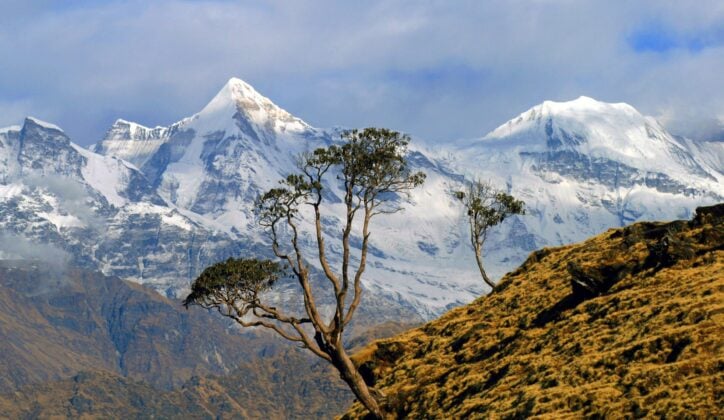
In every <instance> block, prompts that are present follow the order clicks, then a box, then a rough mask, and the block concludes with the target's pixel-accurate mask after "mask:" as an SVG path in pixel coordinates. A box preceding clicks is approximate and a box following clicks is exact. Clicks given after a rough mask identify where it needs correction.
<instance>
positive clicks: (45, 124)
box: [23, 116, 63, 133]
mask: <svg viewBox="0 0 724 420" xmlns="http://www.w3.org/2000/svg"><path fill="white" fill-rule="evenodd" d="M28 123H30V124H32V125H37V126H40V127H42V128H47V129H49V130H57V131H60V132H61V133H62V132H63V129H62V128H60V127H58V126H57V125H55V124H51V123H49V122H45V121H43V120H40V119H38V118H35V117H31V116H28V117H25V122H24V123H23V126H26V125H28Z"/></svg>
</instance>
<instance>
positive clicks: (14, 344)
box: [0, 261, 264, 392]
mask: <svg viewBox="0 0 724 420" xmlns="http://www.w3.org/2000/svg"><path fill="white" fill-rule="evenodd" d="M0 338H1V339H0V392H9V391H13V390H15V389H16V388H18V387H20V386H23V385H28V384H37V383H42V382H47V381H53V380H58V379H64V378H67V377H69V376H71V375H75V374H76V373H78V372H80V371H82V370H98V369H101V370H106V371H109V372H116V373H118V374H120V375H124V376H128V377H131V378H135V379H137V380H144V381H146V382H147V383H149V384H151V385H153V386H156V387H159V388H171V387H173V386H178V385H180V384H182V383H184V382H185V381H187V380H188V379H189V378H190V377H191V376H192V375H209V374H217V375H220V374H224V373H228V372H231V371H232V370H234V369H236V368H237V367H238V365H239V364H240V363H241V362H244V361H246V360H247V359H249V358H253V357H254V356H253V355H248V354H245V353H244V352H239V351H238V349H239V348H256V349H257V350H261V349H263V348H264V347H263V344H261V343H260V340H259V339H254V337H253V336H251V335H249V336H242V335H241V334H239V333H237V332H235V331H233V330H228V328H227V326H226V323H224V322H220V321H219V320H218V319H209V318H208V317H207V316H206V314H205V311H202V310H192V311H187V310H185V309H184V308H183V307H182V306H181V304H180V303H178V302H172V301H169V300H168V299H166V298H164V297H162V296H160V295H158V294H157V293H155V292H154V291H153V290H151V289H149V288H146V287H143V286H140V285H137V284H134V283H130V282H125V281H123V280H120V279H118V278H114V277H105V276H103V275H100V274H97V273H93V272H89V271H85V270H78V269H71V268H66V267H62V266H60V265H48V264H47V263H43V262H39V261H2V262H0ZM261 341H263V340H261Z"/></svg>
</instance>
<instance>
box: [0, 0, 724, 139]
mask: <svg viewBox="0 0 724 420" xmlns="http://www.w3.org/2000/svg"><path fill="white" fill-rule="evenodd" d="M2 3H3V7H2V14H0V55H1V56H2V60H0V126H5V125H11V124H17V123H19V122H21V121H22V118H23V117H24V116H25V115H34V116H37V117H39V118H42V119H45V120H48V121H51V122H54V123H56V124H58V125H60V126H61V127H63V128H65V130H66V131H67V132H68V133H69V134H70V135H71V137H72V138H73V139H74V140H75V141H77V142H78V143H81V144H86V145H87V144H90V143H93V142H95V141H97V140H99V138H100V137H101V136H102V135H103V133H104V131H105V130H106V129H107V128H108V126H109V125H110V124H111V123H112V122H113V121H114V120H115V119H116V118H125V119H130V120H135V121H138V122H140V123H142V124H146V125H151V126H153V125H165V124H169V123H172V122H175V121H177V120H179V119H181V118H183V117H185V116H188V115H191V114H193V113H194V112H197V111H198V110H200V109H201V108H202V107H203V105H204V104H205V103H206V102H207V101H208V100H210V98H211V97H212V96H213V95H214V94H215V93H216V91H217V90H218V89H219V88H220V87H221V86H222V85H223V84H224V83H225V81H226V80H228V79H229V78H230V77H232V76H236V77H240V78H242V79H244V80H246V81H247V82H249V83H251V84H252V85H254V86H255V87H256V88H257V89H258V90H259V91H260V92H261V93H263V94H264V95H266V96H268V97H270V98H271V99H272V100H273V101H274V102H276V103H277V104H279V105H280V106H282V107H283V108H285V109H287V110H289V111H290V112H292V113H293V114H295V115H297V116H299V117H301V118H303V119H304V120H306V121H307V122H309V123H310V124H312V125H315V126H318V127H327V126H333V125H343V126H348V127H361V126H367V125H376V126H387V127H391V128H394V129H397V130H402V131H406V132H408V133H411V134H413V135H415V136H418V137H420V138H424V139H426V140H428V141H431V142H435V141H444V140H449V139H456V138H465V137H478V136H482V135H484V134H485V133H486V132H488V131H489V130H491V129H493V128H495V127H496V126H497V125H499V124H501V123H503V122H505V121H506V120H507V119H509V118H511V117H513V116H515V115H517V114H518V113H520V112H522V111H524V110H526V109H527V108H529V107H531V106H533V105H535V104H537V103H540V102H542V101H543V100H546V99H552V100H568V99H573V98H576V97H578V96H580V95H587V96H592V97H594V98H597V99H600V100H604V101H610V102H628V103H630V104H632V105H634V106H635V107H637V108H638V109H639V110H641V111H642V112H644V113H646V114H649V115H654V116H656V117H657V118H659V119H660V120H661V121H662V122H664V123H665V124H667V125H668V126H669V127H670V128H671V129H672V130H674V131H676V132H680V133H684V134H687V135H691V136H696V137H707V136H712V135H714V134H713V133H715V132H718V131H723V130H722V127H721V126H720V124H721V121H724V76H722V74H724V71H723V70H722V69H724V29H723V28H724V2H722V1H721V0H697V1H692V2H681V1H665V0H651V1H637V2H630V1H622V0H621V1H617V0H613V1H600V2H597V1H584V0H500V1H495V0H490V1H479V0H470V1H455V0H444V1H442V0H440V1H433V0H429V1H412V0H410V1H396V0H388V1H382V0H379V1H376V0H370V1H364V2H336V1H275V0H271V1H223V0H217V1H214V0H203V1H202V0H198V1H193V0H155V1H140V0H130V1H115V0H71V1H62V2H59V1H54V0H44V1H43V0H38V1H32V0H18V1H16V0H3V1H2Z"/></svg>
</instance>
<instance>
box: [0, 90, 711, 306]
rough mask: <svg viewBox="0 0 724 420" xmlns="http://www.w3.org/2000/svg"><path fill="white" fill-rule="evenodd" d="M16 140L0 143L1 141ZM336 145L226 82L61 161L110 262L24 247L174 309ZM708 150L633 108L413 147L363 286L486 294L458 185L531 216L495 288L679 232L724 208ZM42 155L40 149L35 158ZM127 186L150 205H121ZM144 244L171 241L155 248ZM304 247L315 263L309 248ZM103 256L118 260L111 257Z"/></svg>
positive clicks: (9, 217) (504, 241)
mask: <svg viewBox="0 0 724 420" xmlns="http://www.w3.org/2000/svg"><path fill="white" fill-rule="evenodd" d="M27 124H28V122H27V121H26V125H27ZM46 131H48V132H52V130H51V129H46ZM15 132H16V130H14V129H6V130H5V131H2V130H0V140H2V139H3V138H9V137H13V136H15V134H9V133H15ZM2 133H5V134H2ZM3 136H4V137H3ZM38 136H41V135H40V134H38ZM338 137H339V130H338V129H332V130H324V129H318V128H314V127H312V126H311V125H309V124H307V123H306V122H304V121H302V120H301V119H299V118H296V117H294V116H292V115H291V114H289V113H288V112H286V111H284V110H283V109H281V108H279V107H278V106H276V105H274V103H273V102H272V101H271V100H269V99H268V98H265V97H264V96H262V95H261V94H260V93H258V92H257V91H256V90H254V89H253V88H252V87H251V86H249V85H248V84H246V83H245V82H243V81H241V80H239V79H235V78H233V79H231V80H229V82H228V83H227V84H226V85H225V86H224V87H223V88H222V89H221V90H220V91H219V93H218V94H217V95H216V96H215V97H214V98H213V99H212V100H211V101H210V102H209V103H208V104H207V105H206V106H205V107H203V108H202V110H201V111H200V112H198V113H196V114H194V115H193V116H191V117H188V118H184V119H182V120H180V121H179V122H177V123H175V124H172V125H170V126H168V127H155V128H148V127H144V126H141V125H139V124H135V123H132V122H128V121H124V120H118V121H116V122H115V123H114V124H113V126H112V127H111V128H110V129H109V131H108V132H107V134H106V136H105V138H104V139H103V140H101V141H100V142H99V143H98V144H97V145H96V146H95V147H94V148H93V150H95V151H96V152H97V153H98V154H96V153H92V152H90V151H87V150H85V149H82V148H79V147H78V146H75V145H73V146H71V148H72V149H73V150H75V151H76V152H77V154H78V155H79V156H80V157H81V158H82V159H84V162H86V163H85V164H82V165H81V164H74V165H69V166H72V167H77V168H78V169H77V172H78V174H77V175H78V176H79V177H80V178H79V179H82V183H84V185H86V189H88V190H90V191H95V192H97V193H98V195H100V196H102V197H103V199H102V200H100V199H99V201H101V202H104V203H105V204H104V205H100V204H99V205H98V207H99V208H103V209H106V208H107V209H108V210H103V211H104V212H106V213H108V215H110V216H112V217H111V219H110V220H111V223H112V225H111V226H112V228H111V229H110V230H111V231H112V232H114V233H115V234H116V236H114V237H115V238H116V239H117V241H116V242H112V243H111V242H109V244H108V245H107V246H105V247H104V246H101V247H100V249H101V250H103V251H105V252H107V254H108V255H105V254H103V253H102V252H101V253H98V252H97V249H96V250H95V251H94V250H87V249H85V248H84V247H87V246H86V244H84V243H83V239H82V238H83V236H82V235H81V236H78V235H79V234H78V233H77V231H78V228H77V227H72V226H66V227H63V228H60V227H59V228H58V229H59V230H58V231H59V232H60V234H61V236H62V237H63V238H64V239H62V240H57V238H55V239H53V238H52V237H51V238H50V239H49V235H45V236H43V235H35V237H36V238H38V239H39V240H42V241H51V242H52V243H57V244H61V246H62V247H63V248H64V249H71V252H73V253H74V254H79V255H82V256H83V258H85V261H87V262H88V264H89V265H93V264H95V265H96V266H98V267H100V268H101V269H102V270H103V271H104V272H105V273H106V274H118V275H120V276H121V277H125V278H129V279H132V280H135V281H139V282H143V283H149V284H151V285H153V286H154V287H156V288H157V289H158V290H160V291H162V292H165V293H167V294H180V293H183V292H184V291H185V290H186V287H187V286H188V282H189V281H190V280H192V279H193V278H194V276H195V275H196V274H198V272H199V270H201V269H202V268H203V267H204V265H205V264H206V265H208V264H209V263H210V262H215V261H218V260H220V259H222V258H226V257H228V256H230V255H235V256H239V255H248V254H250V253H251V254H254V253H258V252H263V250H264V249H265V248H266V246H265V245H263V242H264V241H265V240H266V237H265V235H264V233H263V231H262V230H261V229H260V228H259V226H258V225H257V224H256V223H255V219H254V215H253V202H254V199H255V198H256V197H257V196H258V194H260V193H261V192H263V191H264V190H266V189H268V188H271V187H274V186H276V185H278V180H279V179H281V178H283V177H284V176H286V175H287V174H288V173H290V172H292V171H294V170H295V156H296V155H297V154H298V153H300V152H305V151H310V150H313V149H314V148H316V147H320V146H325V145H329V144H331V143H332V142H335V141H337V139H338ZM16 143H22V142H20V141H16ZM2 150H3V149H0V153H1V152H2ZM711 150H712V146H711V145H704V144H701V143H697V142H692V141H689V140H685V139H678V138H675V137H674V136H671V135H670V134H669V133H667V132H666V130H664V129H663V128H662V127H661V126H660V124H658V123H657V122H656V121H655V120H654V119H652V118H650V117H645V116H643V115H641V114H640V113H638V111H636V110H635V109H634V108H633V107H631V106H630V105H627V104H607V103H603V102H598V101H595V100H594V99H591V98H587V97H581V98H578V99H576V100H573V101H569V102H551V101H546V102H544V103H543V104H540V105H538V106H535V107H533V108H531V109H530V110H528V111H526V112H524V113H522V114H520V115H519V116H518V117H516V118H514V119H512V120H510V121H509V122H507V123H505V124H503V125H501V126H500V127H498V128H497V129H495V130H493V131H492V132H491V133H489V134H488V135H486V136H484V137H482V138H479V139H473V140H468V141H461V142H455V143H450V144H446V145H436V146H435V148H429V149H426V148H424V147H422V146H419V145H416V144H415V143H414V141H413V144H412V145H411V147H410V162H411V164H412V166H413V169H414V170H423V171H425V172H426V174H427V176H428V178H427V181H426V183H425V185H424V186H423V187H421V188H419V189H417V190H415V191H413V192H412V194H411V196H410V201H409V203H407V204H405V211H404V212H402V213H400V214H395V215H391V216H389V217H385V218H380V219H379V220H376V221H375V224H374V226H373V236H372V238H371V244H372V252H371V255H370V257H369V261H368V271H366V276H365V279H364V282H365V287H366V288H367V289H368V291H369V292H370V293H372V294H373V295H375V296H376V297H384V298H383V299H381V300H385V301H386V302H388V303H389V304H390V305H391V306H395V305H397V307H399V308H407V309H412V310H414V311H415V312H417V313H418V314H420V315H422V316H423V317H431V316H434V315H436V314H439V313H440V312H441V311H443V310H445V309H446V308H449V307H450V306H455V305H459V304H462V303H465V302H469V301H470V300H472V299H473V298H474V297H476V296H478V295H479V294H481V293H483V292H484V288H483V285H482V281H481V280H480V278H479V277H478V276H479V274H477V269H476V267H475V263H474V258H473V255H472V250H471V249H469V245H468V239H467V236H466V235H467V230H466V227H465V220H464V218H463V212H462V209H461V208H460V206H459V204H458V203H457V202H455V200H453V199H452V197H451V194H450V193H451V191H453V190H455V189H458V188H460V186H461V181H462V180H463V179H465V178H467V179H471V178H478V179H483V180H490V181H492V182H493V183H495V184H496V185H498V186H501V187H504V188H506V189H507V190H508V191H509V192H511V193H513V194H514V195H516V196H517V197H518V198H521V199H523V200H524V201H525V202H526V204H527V207H528V215H527V216H524V217H514V218H512V219H511V220H510V221H508V222H506V223H505V224H504V225H503V226H500V227H499V228H497V229H496V231H495V232H494V235H493V236H492V238H491V239H490V241H489V244H488V246H487V248H486V255H485V259H486V261H487V264H488V267H489V271H490V272H491V274H493V275H494V276H496V277H497V276H500V275H502V274H503V273H504V272H505V271H507V270H509V269H511V268H513V267H515V266H517V265H518V264H519V263H520V262H521V261H522V260H523V259H524V258H525V257H526V256H527V255H528V253H529V252H530V251H532V250H535V249H537V248H540V247H542V246H553V245H561V244H566V243H570V242H574V241H578V240H581V239H583V238H585V237H587V236H590V235H593V234H596V233H600V232H601V231H603V230H605V229H607V228H609V227H615V226H621V225H622V224H627V223H630V222H632V221H635V220H643V219H660V220H665V219H674V218H686V217H688V216H689V215H690V213H691V212H692V211H693V209H694V208H695V207H696V206H698V205H701V204H708V203H713V202H716V201H721V200H722V197H724V188H723V187H722V176H723V175H722V173H723V172H724V170H723V169H722V167H721V158H719V160H717V159H716V158H712V157H711V156H710V155H711V153H710V151H711ZM46 152H47V151H42V150H36V152H35V153H36V155H37V156H36V159H42V156H43V154H44V153H46ZM100 155H104V156H100ZM3 156H4V155H3ZM112 157H117V158H120V159H123V160H126V161H128V162H130V163H123V161H122V160H120V159H113V158H112ZM12 160H13V159H12V158H10V159H9V160H7V159H6V161H7V162H6V163H5V164H4V166H3V163H2V162H1V161H0V171H2V170H3V169H4V168H6V167H7V168H9V167H10V166H12V165H13V163H12V162H11V161H12ZM8 162H9V163H8ZM57 169H58V170H59V168H57ZM102 173H105V174H104V175H102ZM2 174H3V172H0V175H2ZM112 174H114V175H112ZM139 176H140V178H139ZM134 177H135V178H134ZM131 178H134V179H136V181H134V182H135V183H136V184H134V185H135V186H134V187H133V188H131V187H129V186H130V185H131V182H130V181H129V180H130V179H131ZM0 179H1V178H0ZM13 179H14V181H13V182H17V180H18V179H20V178H18V177H14V178H13ZM2 184H3V185H2V186H0V187H2V188H6V186H8V185H11V184H12V185H17V184H13V183H12V182H7V181H3V182H2ZM108 185H117V186H120V187H113V188H110V189H109V187H108ZM136 187H138V188H140V189H141V190H142V191H146V193H145V194H146V196H145V197H146V198H142V197H139V196H130V195H129V194H130V192H129V191H130V190H133V189H135V188H136ZM326 187H327V190H328V198H329V200H330V203H332V205H331V206H329V207H328V208H327V209H328V212H327V213H326V214H325V217H324V227H325V235H327V236H328V238H329V239H328V240H327V241H326V242H327V244H329V247H330V249H329V253H330V257H331V259H332V262H333V263H338V261H339V252H340V250H339V247H336V246H335V240H334V238H335V237H336V236H338V235H339V229H340V227H341V220H342V219H343V216H344V213H343V208H342V206H341V205H340V204H339V200H338V198H339V196H340V194H341V192H340V190H339V188H338V186H336V185H334V183H331V184H330V185H327V186H326ZM7 188H10V187H7ZM7 188H6V189H7ZM12 188H16V189H17V186H16V187H12ZM24 188H25V187H24ZM129 197H130V198H129ZM0 199H2V200H6V199H5V198H0ZM149 200H150V201H151V202H152V203H150V204H149ZM154 200H155V201H154ZM7 203H8V202H7V201H4V202H3V203H2V206H0V209H5V208H9V207H10V206H9V205H8V204H7ZM335 203H336V204H335ZM38 206H39V207H38ZM38 206H36V207H38V208H40V207H42V206H40V205H39V204H38ZM104 206H106V207H104ZM33 211H35V213H33ZM39 212H40V213H42V211H41V210H31V211H25V210H24V211H21V212H18V211H5V212H4V213H5V214H4V215H3V214H2V213H3V212H2V211H0V217H2V218H0V223H2V221H5V223H6V224H5V226H10V224H11V223H13V220H14V218H15V219H19V220H23V221H24V223H25V225H26V226H27V229H26V231H27V230H28V229H29V230H30V231H33V230H34V229H36V228H34V227H33V226H38V223H36V222H35V220H36V219H34V218H32V217H30V215H31V214H32V215H34V217H35V218H39V219H42V217H41V216H38V214H39ZM61 213H62V212H61ZM67 213H68V215H70V213H72V211H70V212H67ZM96 213H97V212H96ZM104 214H105V213H104ZM26 219H32V220H33V222H30V221H28V220H26ZM151 220H152V223H151V222H149V221H151ZM144 221H145V222H144ZM154 229H158V231H159V232H169V233H168V235H166V236H165V237H163V238H158V237H157V238H153V231H154ZM17 230H18V229H16V231H17ZM19 233H23V232H22V231H21V232H19ZM124 235H125V236H126V238H129V237H130V238H131V239H121V238H123V236H124ZM31 236H32V235H31ZM50 236H52V235H50ZM151 238H152V239H151ZM199 238H201V239H199ZM356 239H359V238H356ZM303 240H304V246H305V247H306V249H308V250H310V252H313V250H314V246H313V245H314V242H313V241H314V239H313V236H312V235H311V234H305V236H304V237H303ZM134 241H135V242H134ZM126 242H128V243H126ZM353 242H354V241H353ZM139 244H140V245H139ZM113 246H115V247H118V248H117V249H115V250H113V251H114V252H111V249H110V248H112V247H113ZM135 248H140V249H138V250H137V249H135ZM81 249H83V250H82V251H81ZM139 251H141V252H139ZM125 252H128V253H129V254H128V255H125V254H124V253H125ZM104 255H105V256H104ZM314 255H315V254H314V253H311V254H310V258H309V259H310V260H314V257H313V256H314ZM174 264H176V265H177V266H176V267H174ZM287 297H288V296H287ZM280 299H284V296H281V297H280Z"/></svg>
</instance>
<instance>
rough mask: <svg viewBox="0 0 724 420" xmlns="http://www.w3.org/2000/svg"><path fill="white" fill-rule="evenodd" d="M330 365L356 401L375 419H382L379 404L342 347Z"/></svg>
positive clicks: (382, 414)
mask: <svg viewBox="0 0 724 420" xmlns="http://www.w3.org/2000/svg"><path fill="white" fill-rule="evenodd" d="M332 364H333V365H334V366H335V367H336V368H337V370H338V371H339V373H340V376H341V377H342V380H343V381H344V382H346V383H347V385H349V387H350V389H352V392H353V393H354V395H355V396H356V397H357V400H358V401H359V402H360V403H361V404H362V405H364V406H365V408H366V409H367V410H368V411H369V412H370V414H371V415H372V416H373V417H374V418H376V419H384V412H383V411H382V409H381V408H380V405H379V402H378V401H377V399H375V397H374V396H373V395H372V393H371V392H370V388H369V387H368V386H367V384H366V383H365V381H364V379H363V378H362V375H360V374H359V372H358V371H357V368H356V367H355V365H354V363H352V360H351V359H350V358H349V356H348V355H347V352H346V351H345V350H344V348H342V347H338V348H337V349H336V350H335V351H334V354H333V355H332Z"/></svg>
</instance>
